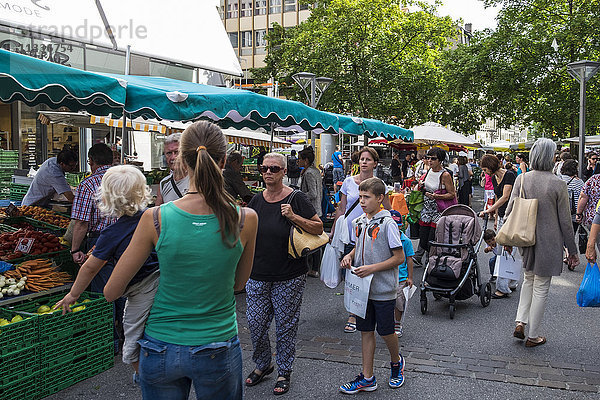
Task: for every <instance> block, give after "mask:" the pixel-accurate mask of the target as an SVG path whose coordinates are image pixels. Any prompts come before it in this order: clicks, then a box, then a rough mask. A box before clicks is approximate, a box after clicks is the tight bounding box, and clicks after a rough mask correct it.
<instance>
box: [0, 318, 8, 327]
mask: <svg viewBox="0 0 600 400" xmlns="http://www.w3.org/2000/svg"><path fill="white" fill-rule="evenodd" d="M8 324H10V321H9V320H7V319H4V318H0V326H4V325H8Z"/></svg>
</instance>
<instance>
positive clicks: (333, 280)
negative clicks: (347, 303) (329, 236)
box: [321, 243, 342, 289]
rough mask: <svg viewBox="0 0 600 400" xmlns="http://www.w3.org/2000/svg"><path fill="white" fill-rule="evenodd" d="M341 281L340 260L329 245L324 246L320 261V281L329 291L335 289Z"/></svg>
mask: <svg viewBox="0 0 600 400" xmlns="http://www.w3.org/2000/svg"><path fill="white" fill-rule="evenodd" d="M341 280H342V270H341V268H340V258H339V255H338V252H337V251H336V250H335V249H334V248H333V246H332V245H331V244H329V243H328V244H327V245H326V246H325V251H323V258H322V259H321V281H323V283H324V284H325V286H327V287H328V288H330V289H333V288H335V287H337V285H339V284H340V282H341Z"/></svg>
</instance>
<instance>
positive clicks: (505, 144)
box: [483, 140, 512, 151]
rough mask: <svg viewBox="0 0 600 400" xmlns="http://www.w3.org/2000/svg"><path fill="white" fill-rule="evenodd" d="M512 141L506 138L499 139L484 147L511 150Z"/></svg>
mask: <svg viewBox="0 0 600 400" xmlns="http://www.w3.org/2000/svg"><path fill="white" fill-rule="evenodd" d="M510 146H512V143H511V142H509V141H506V140H497V141H495V142H493V143H490V144H488V145H485V146H483V148H484V149H491V150H495V151H508V150H510Z"/></svg>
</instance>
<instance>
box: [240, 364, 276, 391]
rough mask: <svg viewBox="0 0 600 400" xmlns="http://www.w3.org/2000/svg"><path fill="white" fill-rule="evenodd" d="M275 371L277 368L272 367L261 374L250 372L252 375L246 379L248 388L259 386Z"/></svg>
mask: <svg viewBox="0 0 600 400" xmlns="http://www.w3.org/2000/svg"><path fill="white" fill-rule="evenodd" d="M274 369H275V368H274V367H273V366H272V365H271V366H270V367H269V368H267V369H265V370H264V371H263V372H261V373H260V374H257V373H256V372H255V371H256V370H253V371H252V372H250V375H248V377H247V378H246V386H254V385H258V384H259V383H260V382H261V381H262V380H263V379H265V377H266V376H267V375H269V374H270V373H271V372H273V370H274Z"/></svg>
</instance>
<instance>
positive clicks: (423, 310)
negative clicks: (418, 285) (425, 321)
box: [421, 297, 427, 315]
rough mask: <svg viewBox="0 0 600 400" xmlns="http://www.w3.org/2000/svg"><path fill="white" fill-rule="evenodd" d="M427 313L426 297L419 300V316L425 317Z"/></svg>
mask: <svg viewBox="0 0 600 400" xmlns="http://www.w3.org/2000/svg"><path fill="white" fill-rule="evenodd" d="M426 313H427V297H422V298H421V314H423V315H425V314H426Z"/></svg>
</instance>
